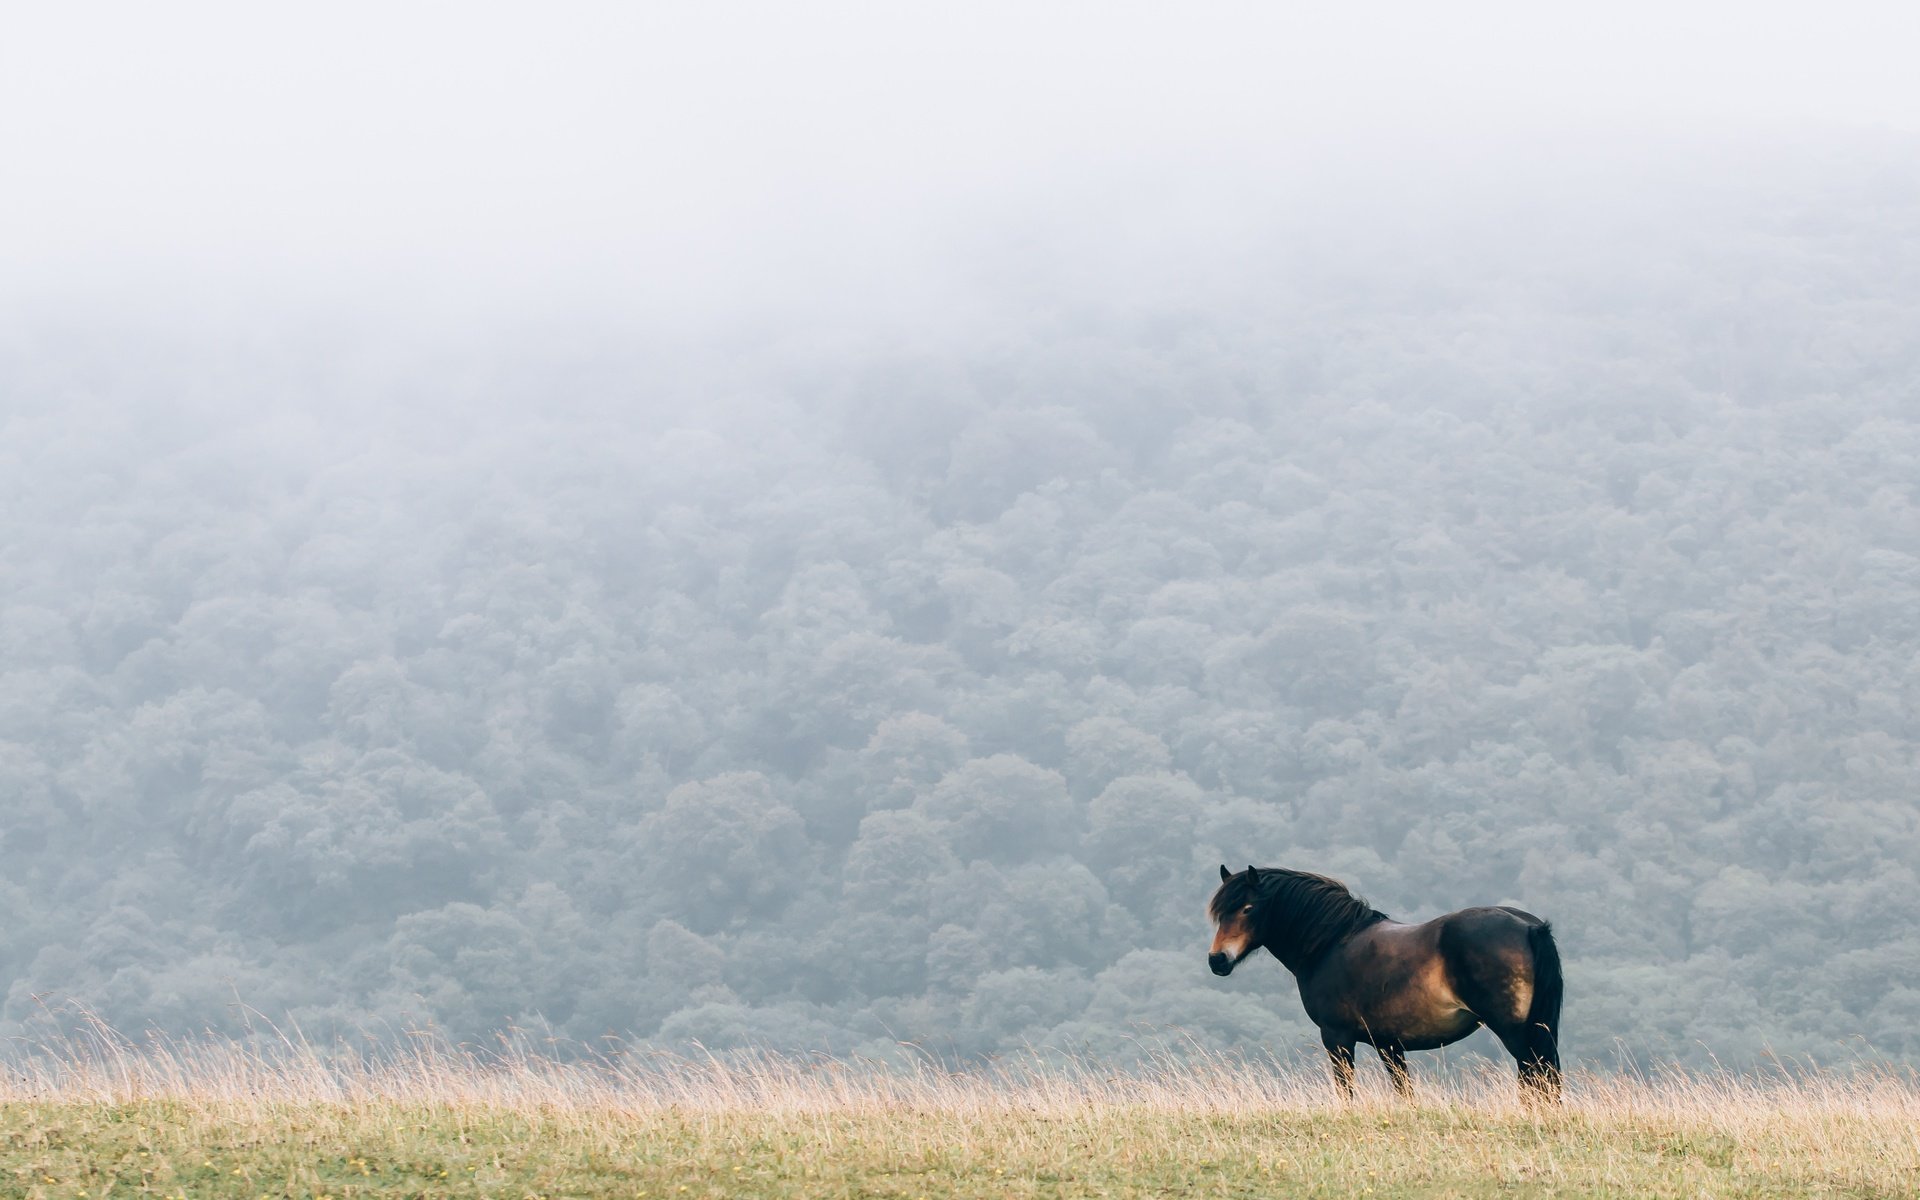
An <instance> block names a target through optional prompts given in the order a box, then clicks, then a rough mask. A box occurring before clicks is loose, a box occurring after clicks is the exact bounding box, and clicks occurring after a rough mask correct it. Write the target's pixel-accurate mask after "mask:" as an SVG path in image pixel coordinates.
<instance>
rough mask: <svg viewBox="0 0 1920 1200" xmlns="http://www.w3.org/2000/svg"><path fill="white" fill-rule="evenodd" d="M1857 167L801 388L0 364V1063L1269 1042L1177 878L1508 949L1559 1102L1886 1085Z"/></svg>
mask: <svg viewBox="0 0 1920 1200" xmlns="http://www.w3.org/2000/svg"><path fill="white" fill-rule="evenodd" d="M1901 161H1904V162H1906V163H1907V164H1909V165H1908V166H1906V167H1904V168H1902V167H1899V166H1897V164H1898V163H1899V162H1901ZM1913 161H1914V159H1913V158H1912V156H1911V154H1908V155H1906V157H1905V158H1904V160H1902V159H1899V158H1897V157H1896V158H1889V157H1887V156H1881V157H1877V158H1870V159H1869V160H1864V161H1856V160H1852V159H1845V158H1844V156H1842V157H1837V158H1834V159H1832V160H1826V159H1822V160H1819V161H1816V162H1813V163H1812V164H1811V165H1809V163H1807V162H1801V163H1799V164H1798V165H1797V166H1796V167H1795V168H1794V169H1793V170H1791V171H1786V172H1783V173H1768V172H1767V171H1766V170H1763V169H1761V168H1754V169H1753V170H1750V171H1748V172H1746V173H1745V174H1741V175H1739V176H1738V177H1737V178H1735V177H1728V178H1725V179H1716V180H1715V181H1712V182H1701V181H1700V179H1699V178H1695V179H1694V182H1693V183H1691V184H1689V185H1687V186H1680V185H1677V184H1673V183H1672V180H1671V179H1663V178H1649V179H1648V180H1644V181H1642V182H1643V184H1644V186H1642V187H1640V188H1639V189H1638V190H1636V189H1634V188H1626V187H1624V186H1618V185H1616V186H1615V188H1614V190H1612V191H1610V192H1609V193H1608V197H1609V198H1608V201H1607V204H1608V205H1610V206H1611V207H1605V206H1599V207H1596V206H1592V205H1579V206H1573V205H1569V206H1565V207H1562V208H1555V207H1554V206H1553V205H1552V204H1551V203H1545V204H1543V205H1541V206H1539V207H1529V206H1528V204H1527V203H1526V202H1523V201H1522V200H1518V199H1516V200H1513V201H1511V202H1509V203H1500V202H1494V203H1482V202H1481V201H1483V200H1485V199H1486V198H1485V197H1484V196H1479V197H1464V196H1460V195H1452V196H1440V197H1439V198H1434V197H1431V196H1429V197H1425V198H1422V199H1421V202H1420V203H1419V204H1409V205H1408V206H1407V211H1406V212H1403V213H1401V214H1400V215H1398V216H1396V217H1395V218H1394V219H1393V220H1391V221H1388V220H1386V219H1385V218H1384V217H1382V215H1381V213H1380V212H1379V211H1377V210H1368V211H1364V212H1358V213H1353V214H1347V215H1345V216H1339V215H1329V214H1330V210H1322V209H1314V210H1312V211H1311V212H1307V213H1306V215H1302V214H1301V213H1299V212H1296V213H1294V214H1293V215H1292V216H1291V217H1288V218H1286V219H1287V220H1289V221H1291V222H1292V224H1291V225H1288V226H1286V227H1285V228H1279V229H1276V230H1269V231H1265V232H1260V231H1255V233H1257V236H1255V235H1254V234H1249V236H1248V239H1247V240H1246V241H1245V243H1244V244H1236V245H1235V246H1234V247H1233V248H1232V249H1231V251H1230V252H1228V251H1223V252H1222V253H1221V254H1220V255H1217V256H1216V257H1214V258H1213V259H1210V260H1209V262H1208V264H1207V265H1208V268H1209V269H1208V270H1207V271H1204V272H1199V273H1196V274H1195V275H1193V276H1192V277H1188V278H1182V277H1181V276H1180V275H1179V273H1178V272H1177V271H1174V270H1172V269H1171V268H1170V267H1169V263H1170V262H1173V261H1174V260H1176V259H1177V254H1176V252H1175V251H1176V250H1178V249H1179V247H1178V246H1176V247H1175V249H1174V250H1162V251H1158V252H1156V251H1152V250H1142V252H1141V253H1142V255H1143V257H1144V258H1151V259H1152V261H1151V263H1149V264H1147V265H1145V266H1143V267H1142V276H1141V277H1140V278H1138V279H1135V278H1132V277H1129V276H1127V275H1126V274H1125V272H1119V273H1117V274H1116V275H1114V276H1113V277H1111V278H1107V277H1103V278H1102V279H1101V280H1094V281H1091V282H1090V280H1089V278H1088V277H1087V276H1086V274H1085V272H1084V271H1082V270H1081V268H1080V267H1079V266H1077V265H1076V264H1075V263H1074V262H1073V261H1071V260H1070V258H1063V259H1060V260H1058V261H1053V262H1051V264H1050V266H1051V270H1052V272H1053V274H1052V276H1051V278H1052V280H1053V282H1052V283H1050V284H1049V283H1042V282H1035V280H1036V279H1038V278H1041V277H1042V276H1043V275H1044V274H1045V273H1044V272H1042V271H1040V270H1039V269H1037V268H1035V269H1032V270H1023V271H1021V272H1020V273H1019V280H1020V283H1019V284H1018V285H1017V286H1016V285H1013V284H1009V283H1005V282H1004V281H1002V280H1003V276H1004V275H1005V274H1006V272H1004V271H1002V270H1001V268H1003V267H1005V265H1006V264H1007V263H1008V262H1010V261H1014V260H1016V259H1023V258H1024V257H1025V256H1028V255H1031V254H1034V253H1037V252H1036V251H1035V250H1034V249H1033V247H1034V245H1035V244H1036V239H1032V238H1028V239H1024V240H1023V239H1022V238H1020V237H1017V236H1012V235H1010V236H1009V237H1008V239H1007V240H1006V241H1005V242H1004V244H1002V243H995V245H994V246H991V247H988V248H985V249H982V250H981V251H980V252H979V254H978V261H977V262H976V263H975V264H974V270H975V278H976V285H977V293H976V296H977V302H976V303H973V304H971V305H969V306H966V308H965V310H964V311H958V310H956V311H955V312H953V313H951V314H947V316H948V319H944V320H937V321H936V320H927V321H924V322H912V321H902V322H899V323H897V324H895V325H893V326H891V327H889V328H885V329H873V330H868V331H865V332H861V333H859V334H857V335H853V334H848V335H845V336H841V335H839V334H836V333H834V332H832V331H829V330H825V327H824V326H814V327H806V328H787V327H782V326H779V325H777V324H775V325H767V324H760V325H756V324H754V323H752V322H745V323H742V324H741V325H739V326H737V327H734V328H729V329H726V330H718V331H712V332H710V333H707V334H702V335H700V336H697V337H686V338H681V337H678V336H677V335H676V336H668V335H666V334H664V333H659V332H649V331H647V330H644V329H634V330H620V329H617V328H615V329H597V330H592V331H584V332H583V331H568V330H564V329H561V330H556V329H554V328H547V329H544V330H543V331H541V332H540V333H539V334H538V336H534V335H528V336H525V337H521V338H511V337H507V338H495V339H474V340H473V341H471V342H464V343H459V344H457V345H456V344H451V343H450V344H449V345H448V346H447V348H446V349H445V350H444V352H440V353H434V354H428V353H424V352H422V353H417V354H412V355H397V354H389V353H385V352H383V351H381V350H380V349H379V347H378V345H377V342H376V340H375V339H373V338H372V336H371V335H369V334H368V333H367V332H366V331H365V330H361V329H357V328H354V327H351V326H347V325H342V326H334V327H327V326H312V325H309V326H305V327H303V328H302V329H301V331H300V332H298V333H292V332H287V331H284V330H265V331H263V330H262V329H261V328H253V327H250V329H249V330H248V331H247V332H245V333H244V335H243V334H241V333H235V334H233V335H232V336H230V337H226V338H222V339H210V338H204V337H201V338H195V337H189V336H186V335H183V334H180V333H179V332H178V331H172V332H169V331H166V330H154V329H138V328H133V327H131V326H116V325H113V324H112V323H110V322H104V321H103V322H85V321H76V320H70V319H63V318H60V317H59V316H58V315H57V314H56V315H52V316H45V317H43V318H39V319H34V320H22V321H15V322H11V323H10V325H9V327H8V329H7V330H6V332H5V333H4V334H0V867H3V868H4V869H3V870H0V912H3V913H5V915H6V919H5V920H4V921H3V922H0V987H4V1008H3V1009H0V1035H4V1036H6V1037H8V1038H13V1039H32V1038H34V1037H36V1036H39V1035H38V1033H37V1032H36V1031H37V1030H40V1029H42V1028H43V1026H44V1025H45V1023H46V1022H48V1021H49V1020H56V1019H63V1018H62V1017H61V1014H64V1013H66V1012H69V1011H73V1010H74V1009H83V1010H84V1011H86V1012H89V1013H92V1014H95V1015H97V1016H98V1018H99V1019H101V1020H103V1021H105V1022H107V1023H110V1024H111V1025H113V1026H114V1027H115V1028H117V1029H119V1030H121V1031H123V1032H128V1033H135V1034H137V1033H140V1032H142V1031H148V1030H153V1031H161V1032H166V1033H171V1034H185V1035H197V1034H199V1033H202V1032H207V1031H211V1032H213V1033H216V1034H221V1035H231V1034H238V1033H243V1032H245V1031H246V1030H249V1029H254V1028H257V1027H262V1026H265V1025H268V1024H271V1025H272V1026H273V1027H275V1028H279V1029H282V1030H293V1029H298V1030H299V1031H301V1033H302V1034H303V1035H304V1036H305V1037H307V1038H309V1039H312V1040H313V1041H315V1042H316V1043H329V1042H333V1041H336V1040H345V1041H353V1040H355V1039H359V1038H363V1037H386V1038H393V1037H396V1036H401V1035H403V1034H405V1033H407V1032H411V1031H417V1030H420V1029H428V1028H430V1029H433V1030H436V1031H439V1032H441V1033H442V1034H444V1035H445V1036H446V1037H448V1038H450V1039H453V1040H455V1041H464V1042H475V1043H486V1042H487V1041H488V1040H489V1039H491V1038H494V1037H495V1036H497V1035H499V1034H500V1033H501V1031H536V1032H537V1036H538V1037H540V1038H542V1039H547V1040H548V1042H547V1044H549V1045H552V1046H557V1047H561V1048H562V1051H561V1052H563V1053H573V1052H576V1051H577V1052H591V1051H594V1050H596V1049H598V1048H603V1047H605V1046H606V1045H608V1044H609V1043H608V1041H607V1039H609V1038H613V1039H619V1040H620V1043H621V1044H623V1045H640V1046H662V1047H669V1046H670V1047H684V1046H687V1045H690V1044H693V1043H696V1042H697V1043H698V1044H700V1045H702V1046H704V1047H707V1048H709V1049H711V1050H713V1051H715V1052H726V1051H730V1050H736V1049H750V1048H773V1049H779V1050H792V1051H801V1052H808V1053H813V1052H823V1053H830V1054H836V1055H867V1056H874V1057H879V1058H889V1059H892V1058H898V1057H899V1056H901V1055H902V1054H911V1055H931V1056H934V1057H936V1058H938V1059H940V1060H942V1061H948V1060H954V1061H969V1060H978V1059H981V1058H983V1057H986V1056H992V1055H999V1054H1006V1053H1010V1052H1016V1051H1020V1050H1023V1049H1029V1048H1035V1049H1042V1050H1051V1051H1060V1052H1063V1053H1073V1054H1080V1055H1087V1056H1091V1057H1094V1058H1097V1059H1101V1060H1111V1061H1114V1062H1126V1061H1129V1060H1130V1059H1131V1058H1133V1057H1134V1056H1137V1055H1139V1054H1142V1053H1145V1051H1144V1050H1143V1049H1142V1047H1143V1046H1145V1045H1148V1044H1150V1043H1152V1042H1153V1041H1154V1039H1168V1038H1170V1039H1172V1040H1173V1041H1174V1042H1175V1043H1176V1044H1182V1045H1191V1046H1198V1047H1202V1048H1206V1049H1209V1050H1229V1051H1260V1050H1262V1049H1272V1050H1276V1051H1278V1052H1282V1053H1287V1052H1291V1050H1292V1049H1293V1048H1295V1047H1298V1046H1302V1045H1310V1044H1312V1039H1313V1031H1312V1028H1311V1026H1310V1025H1309V1024H1308V1023H1307V1021H1306V1019H1305V1017H1304V1015H1302V1014H1301V1013H1300V1011H1299V1004H1298V1000H1297V998H1296V996H1295V994H1294V992H1293V988H1292V984H1291V981H1290V980H1289V979H1288V978H1287V977H1286V975H1285V973H1284V971H1283V970H1282V969H1281V968H1280V967H1279V966H1278V965H1277V964H1275V963H1271V962H1268V963H1264V964H1249V965H1248V966H1247V967H1246V968H1243V969H1242V970H1241V971H1240V972H1239V973H1237V974H1236V975H1235V976H1234V977H1233V978H1231V979H1226V980H1220V979H1215V978H1214V977H1213V976H1212V975H1211V974H1210V973H1209V972H1208V971H1207V969H1206V964H1205V961H1204V960H1205V953H1206V946H1207V938H1208V936H1209V935H1210V932H1211V930H1210V928H1209V927H1208V925H1207V922H1206V918H1205V914H1204V906H1205V903H1206V901H1207V898H1208V896H1209V895H1210V894H1211V891H1212V889H1213V887H1214V885H1215V883H1216V882H1217V880H1218V866H1219V864H1221V863H1222V862H1224V863H1227V864H1229V865H1231V866H1232V867H1234V868H1235V869H1239V868H1240V867H1243V866H1245V865H1247V864H1250V863H1251V864H1260V865H1285V866H1293V867H1298V868H1304V869H1310V870H1315V871H1320V872H1324V873H1327V874H1331V875H1334V876H1336V877H1339V878H1341V879H1343V880H1345V881H1347V882H1348V883H1349V884H1351V885H1352V886H1353V887H1354V888H1355V890H1356V891H1358V892H1359V893H1361V894H1362V895H1364V896H1365V897H1367V898H1368V899H1369V900H1370V901H1371V902H1372V903H1374V904H1375V905H1376V906H1378V907H1380V908H1381V909H1383V910H1384V911H1386V912H1388V913H1390V914H1392V915H1394V916H1396V917H1399V918H1403V919H1404V918H1423V917H1426V916H1431V915H1435V914H1437V913H1440V912H1443V911H1446V910H1449V909H1453V908H1459V907H1463V906H1467V905H1472V904H1494V903H1510V904H1517V905H1520V906H1523V907H1525V908H1527V909H1530V910H1532V911H1534V912H1537V913H1540V914H1541V915H1543V916H1545V917H1547V918H1549V919H1550V920H1552V921H1553V922H1554V924H1555V928H1556V930H1557V934H1558V937H1559V939H1560V944H1561V947H1562V952H1563V954H1564V955H1565V959H1566V972H1567V980H1568V983H1567V1007H1566V1016H1565V1021H1566V1028H1565V1031H1564V1045H1565V1046H1566V1048H1567V1052H1568V1055H1569V1057H1570V1059H1571V1060H1572V1061H1573V1062H1574V1063H1576V1064H1579V1065H1584V1066H1587V1067H1599V1068H1603V1069H1604V1068H1606V1067H1607V1066H1608V1065H1609V1064H1616V1063H1645V1062H1650V1061H1656V1060H1661V1059H1679V1060H1682V1061H1687V1062H1694V1063H1701V1062H1707V1061H1717V1062H1722V1063H1735V1064H1744V1063H1753V1062H1758V1061H1761V1060H1763V1059H1766V1058H1767V1057H1769V1056H1773V1055H1779V1056H1785V1057H1789V1058H1802V1059H1809V1060H1815V1061H1819V1062H1821V1063H1833V1062H1843V1061H1852V1060H1855V1059H1859V1058H1862V1057H1868V1058H1873V1057H1878V1058H1888V1059H1893V1060H1897V1061H1906V1062H1913V1061H1920V880H1917V879H1916V874H1915V872H1916V867H1917V866H1920V809H1917V808H1916V797H1917V796H1920V771H1917V770H1916V760H1915V749H1916V743H1920V344H1917V343H1916V341H1915V339H1914V337H1913V331H1914V321H1913V316H1914V313H1915V311H1916V310H1915V302H1916V300H1917V299H1920V174H1917V173H1916V172H1914V171H1913V170H1912V168H1911V165H1910V164H1911V163H1912V162H1913ZM1889 162H1892V163H1895V164H1896V165H1895V166H1889V165H1888V164H1889ZM1595 182H1596V181H1594V180H1590V179H1587V178H1585V177H1581V178H1576V179H1573V180H1571V181H1565V182H1563V186H1564V187H1565V188H1566V189H1568V191H1569V193H1571V192H1578V191H1580V190H1582V189H1585V188H1586V187H1587V186H1588V185H1589V184H1590V183H1595ZM1435 186H1436V188H1441V190H1444V188H1442V185H1440V184H1436V185H1435ZM1534 198H1535V199H1536V200H1537V199H1538V194H1537V193H1536V194H1535V195H1534ZM1429 202H1430V206H1429ZM1303 211H1305V210H1303ZM1276 220H1278V218H1276ZM1316 222H1317V224H1316ZM1044 240H1045V239H1039V241H1042V242H1044ZM1183 245H1184V243H1183ZM1029 265H1030V264H1029ZM1093 283H1099V284H1101V286H1099V287H1095V286H1092V284H1093ZM1108 285H1111V286H1108ZM69 1006H71V1007H69ZM1482 1042H1485V1043H1486V1044H1485V1046H1484V1047H1481V1048H1482V1049H1483V1050H1485V1051H1486V1052H1489V1053H1492V1052H1497V1049H1498V1048H1497V1046H1496V1045H1494V1044H1493V1043H1491V1042H1490V1041H1487V1040H1486V1035H1484V1034H1482V1035H1478V1036H1477V1037H1476V1038H1475V1040H1474V1041H1473V1042H1471V1043H1468V1045H1467V1047H1466V1048H1465V1049H1464V1050H1463V1051H1457V1052H1455V1053H1456V1054H1459V1053H1465V1054H1467V1055H1471V1054H1472V1053H1473V1047H1477V1046H1480V1044H1481V1043H1482Z"/></svg>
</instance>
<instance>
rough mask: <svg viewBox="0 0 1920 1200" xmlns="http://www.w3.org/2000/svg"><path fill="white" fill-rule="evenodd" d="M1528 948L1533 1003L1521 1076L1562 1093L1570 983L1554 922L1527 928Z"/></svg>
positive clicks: (1551, 1093) (1549, 1091) (1547, 1090)
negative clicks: (1563, 1006) (1563, 1022)
mask: <svg viewBox="0 0 1920 1200" xmlns="http://www.w3.org/2000/svg"><path fill="white" fill-rule="evenodd" d="M1527 948H1528V949H1530V950H1531V951H1533V1004H1532V1005H1531V1006H1529V1007H1528V1009H1527V1031H1526V1042H1527V1057H1526V1058H1525V1059H1523V1060H1522V1061H1521V1064H1520V1072H1521V1077H1522V1078H1523V1079H1526V1080H1527V1081H1528V1082H1530V1083H1532V1085H1533V1086H1534V1087H1537V1088H1539V1089H1540V1090H1541V1091H1542V1092H1543V1093H1545V1094H1547V1095H1548V1096H1558V1095H1559V1094H1560V1000H1561V997H1562V995H1563V993H1564V992H1565V991H1566V983H1565V981H1564V980H1563V979H1561V977H1560V948H1559V947H1558V946H1556V945H1554V944H1553V926H1551V925H1549V924H1547V923H1546V922H1545V921H1542V922H1541V923H1540V924H1538V925H1535V926H1533V927H1532V928H1530V929H1528V930H1527Z"/></svg>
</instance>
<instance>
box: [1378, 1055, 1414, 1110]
mask: <svg viewBox="0 0 1920 1200" xmlns="http://www.w3.org/2000/svg"><path fill="white" fill-rule="evenodd" d="M1374 1049H1376V1050H1378V1051H1379V1052H1380V1061H1381V1062H1383V1063H1385V1064H1386V1067H1387V1074H1388V1075H1390V1076H1392V1077H1393V1090H1394V1091H1396V1092H1399V1093H1400V1095H1401V1096H1402V1097H1404V1098H1405V1099H1408V1100H1411V1099H1413V1077H1412V1076H1411V1075H1409V1074H1407V1052H1406V1051H1405V1050H1402V1049H1401V1048H1400V1047H1398V1046H1396V1045H1394V1044H1393V1043H1391V1042H1389V1043H1387V1044H1386V1045H1384V1046H1376V1047H1374Z"/></svg>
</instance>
